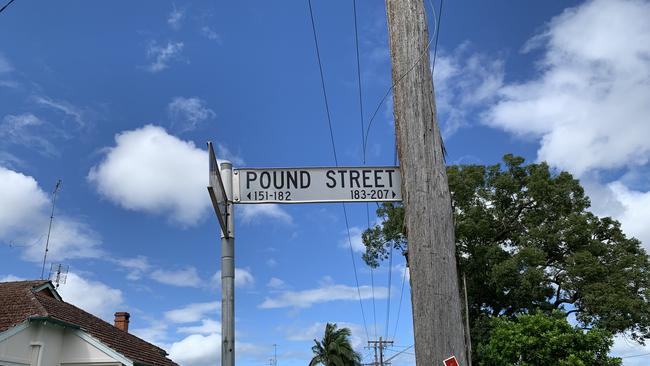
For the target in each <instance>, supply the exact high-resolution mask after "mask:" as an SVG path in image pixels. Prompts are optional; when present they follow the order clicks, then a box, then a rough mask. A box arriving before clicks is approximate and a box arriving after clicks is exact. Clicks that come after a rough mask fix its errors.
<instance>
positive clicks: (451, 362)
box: [442, 356, 458, 366]
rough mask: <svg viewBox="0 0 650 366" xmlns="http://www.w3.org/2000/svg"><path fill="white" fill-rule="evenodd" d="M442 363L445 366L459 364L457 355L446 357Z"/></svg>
mask: <svg viewBox="0 0 650 366" xmlns="http://www.w3.org/2000/svg"><path fill="white" fill-rule="evenodd" d="M442 363H443V364H444V365H445V366H458V360H457V359H456V357H455V356H451V357H449V358H447V359H445V360H444V361H442Z"/></svg>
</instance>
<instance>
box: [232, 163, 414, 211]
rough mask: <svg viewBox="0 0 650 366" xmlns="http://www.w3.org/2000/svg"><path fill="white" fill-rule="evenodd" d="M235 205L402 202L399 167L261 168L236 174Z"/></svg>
mask: <svg viewBox="0 0 650 366" xmlns="http://www.w3.org/2000/svg"><path fill="white" fill-rule="evenodd" d="M233 188H234V189H233V201H234V202H235V203H306V202H387V201H401V200H402V190H401V175H400V171H399V167H394V166H388V167H333V168H332V167H330V168H259V169H236V170H235V171H234V173H233Z"/></svg>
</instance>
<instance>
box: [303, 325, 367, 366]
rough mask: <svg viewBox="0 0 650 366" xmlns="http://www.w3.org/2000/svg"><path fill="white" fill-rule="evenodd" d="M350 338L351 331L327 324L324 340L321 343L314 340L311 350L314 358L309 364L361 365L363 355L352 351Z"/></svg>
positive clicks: (312, 365)
mask: <svg viewBox="0 0 650 366" xmlns="http://www.w3.org/2000/svg"><path fill="white" fill-rule="evenodd" d="M349 337H350V329H348V328H341V329H337V327H336V324H330V323H327V325H326V326H325V334H324V335H323V339H322V340H320V341H318V340H316V339H314V343H315V345H314V346H313V347H312V348H311V350H312V352H313V353H314V357H313V358H312V359H311V361H310V362H309V366H315V365H317V364H322V365H323V366H357V365H360V364H361V355H359V354H358V353H357V352H355V351H354V349H352V344H351V343H350V339H349Z"/></svg>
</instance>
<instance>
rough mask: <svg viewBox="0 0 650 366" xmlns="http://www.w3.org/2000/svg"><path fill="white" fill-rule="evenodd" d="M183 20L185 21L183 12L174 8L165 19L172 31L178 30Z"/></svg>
mask: <svg viewBox="0 0 650 366" xmlns="http://www.w3.org/2000/svg"><path fill="white" fill-rule="evenodd" d="M183 19H185V11H184V10H183V9H176V7H175V6H174V9H172V11H171V13H169V16H168V17H167V24H169V26H170V27H171V28H172V29H173V30H179V29H181V26H182V25H183Z"/></svg>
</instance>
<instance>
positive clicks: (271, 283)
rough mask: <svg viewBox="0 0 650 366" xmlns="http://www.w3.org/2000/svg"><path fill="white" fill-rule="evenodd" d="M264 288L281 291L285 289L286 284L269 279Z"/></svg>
mask: <svg viewBox="0 0 650 366" xmlns="http://www.w3.org/2000/svg"><path fill="white" fill-rule="evenodd" d="M266 287H268V288H270V289H272V290H282V289H283V288H285V287H287V284H286V283H285V282H284V281H282V280H281V279H279V278H277V277H271V279H270V280H269V282H268V283H267V284H266Z"/></svg>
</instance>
